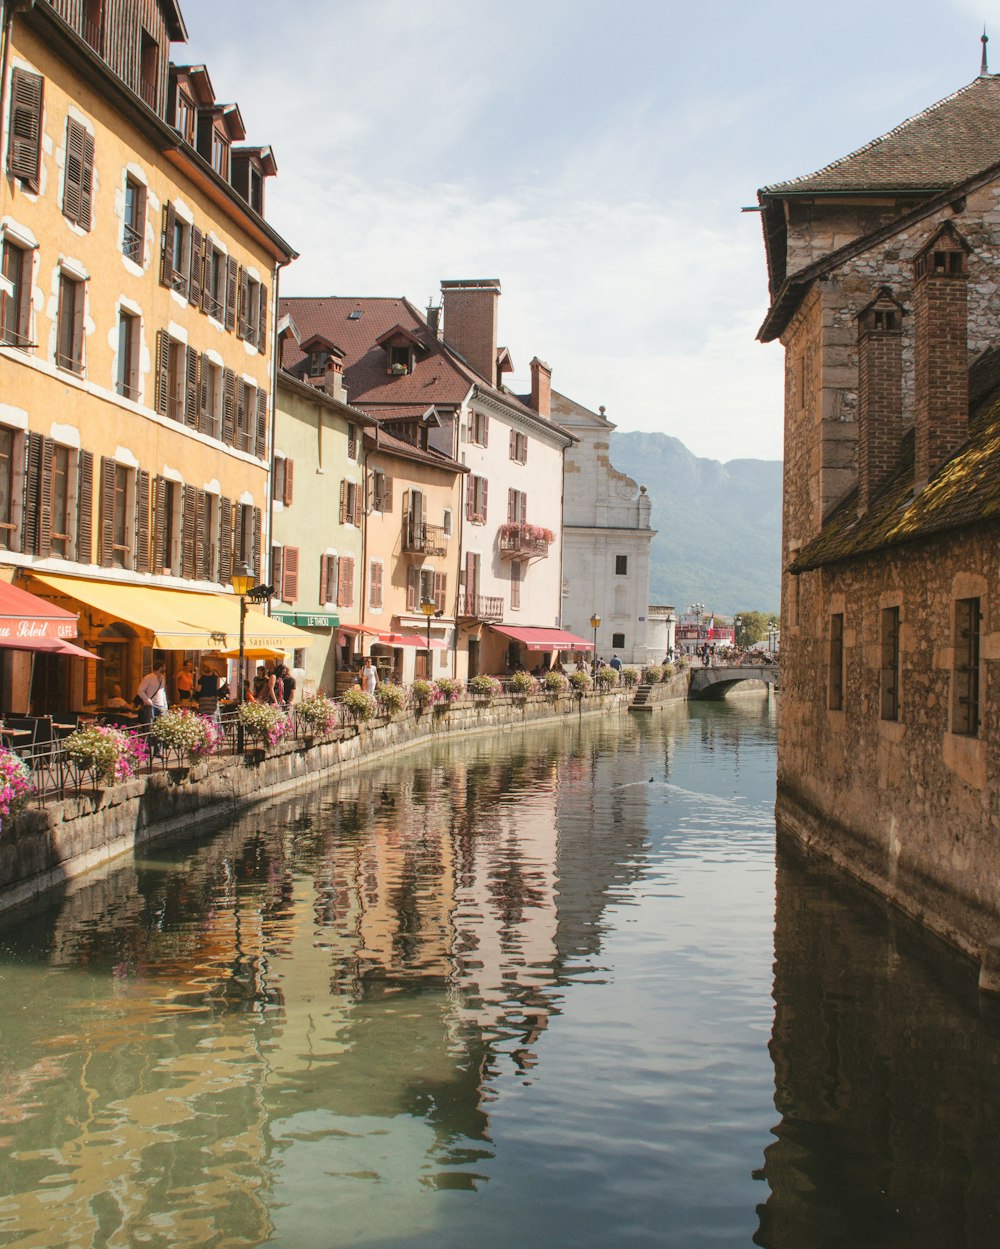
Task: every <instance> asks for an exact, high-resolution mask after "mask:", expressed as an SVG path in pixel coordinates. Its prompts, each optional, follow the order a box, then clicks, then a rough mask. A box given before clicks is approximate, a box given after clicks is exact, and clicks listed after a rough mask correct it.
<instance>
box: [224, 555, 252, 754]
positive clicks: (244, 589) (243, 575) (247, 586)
mask: <svg viewBox="0 0 1000 1249" xmlns="http://www.w3.org/2000/svg"><path fill="white" fill-rule="evenodd" d="M230 581H231V582H232V586H233V590H234V591H235V593H236V594H238V595H239V596H240V657H239V661H238V662H239V667H238V668H237V670H236V689H237V699H238V704H239V706H240V707H242V706H243V703H244V701H245V700H246V671H245V668H246V658H245V651H246V628H247V595H248V594H249V593H250V591H251V590H252V589H253V588H254V585H255V584H256V582H257V578H256V577H255V576H254V574H253V573H252V572H251V571H250V569H249V568H248V567H247V566H246V564H240V566H239V568H238V569H236V570H235V571H234V572H233V574H232V576H231V577H230ZM237 714H238V711H237ZM236 734H237V740H236V746H237V749H238V750H239V751H240V753H241V754H242V752H243V721H242V720H237V722H236Z"/></svg>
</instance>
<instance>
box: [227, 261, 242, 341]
mask: <svg viewBox="0 0 1000 1249" xmlns="http://www.w3.org/2000/svg"><path fill="white" fill-rule="evenodd" d="M226 270H227V277H226V329H227V330H229V331H230V332H232V331H233V330H235V329H236V290H237V284H238V282H239V265H238V264H237V263H236V257H235V256H230V257H229V258H228V260H227V262H226Z"/></svg>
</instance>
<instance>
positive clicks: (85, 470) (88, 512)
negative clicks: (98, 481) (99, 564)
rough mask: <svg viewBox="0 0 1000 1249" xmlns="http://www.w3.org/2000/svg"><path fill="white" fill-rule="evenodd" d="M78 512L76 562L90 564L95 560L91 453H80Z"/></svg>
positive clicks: (92, 462)
mask: <svg viewBox="0 0 1000 1249" xmlns="http://www.w3.org/2000/svg"><path fill="white" fill-rule="evenodd" d="M76 510H77V523H76V562H77V563H78V564H89V563H90V561H91V560H92V559H93V558H94V455H93V452H91V451H81V452H80V479H79V483H78V485H77V490H76Z"/></svg>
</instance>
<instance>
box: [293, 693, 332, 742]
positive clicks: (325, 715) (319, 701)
mask: <svg viewBox="0 0 1000 1249" xmlns="http://www.w3.org/2000/svg"><path fill="white" fill-rule="evenodd" d="M295 716H296V718H297V720H298V722H299V724H303V725H305V726H306V731H307V735H312V736H315V737H326V735H327V734H328V733H332V732H333V730H334V729H335V728H336V727H337V720H338V716H337V704H336V703H335V702H334V701H333V699H332V698H328V697H327V696H326V694H319V693H316V694H310V695H308V697H306V698H303V700H302V701H301V702H300V703H297V704H296V705H295Z"/></svg>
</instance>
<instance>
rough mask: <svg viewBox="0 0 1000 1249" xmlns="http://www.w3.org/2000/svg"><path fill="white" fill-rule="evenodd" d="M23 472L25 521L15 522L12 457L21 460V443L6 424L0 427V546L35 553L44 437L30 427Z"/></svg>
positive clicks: (15, 507) (14, 479) (15, 500)
mask: <svg viewBox="0 0 1000 1249" xmlns="http://www.w3.org/2000/svg"><path fill="white" fill-rule="evenodd" d="M26 440H27V454H26V456H25V459H26V461H27V463H26V471H25V479H24V520H23V524H22V525H21V526H20V532H19V531H18V530H19V526H18V524H17V498H16V495H15V483H16V480H17V479H16V475H15V473H14V464H15V460H16V461H17V462H20V460H21V456H22V454H23V453H24V451H23V444H22V446H21V447H19V446H18V440H17V435H16V434H15V432H14V431H13V430H11V429H8V428H7V427H6V426H0V546H3V547H6V548H7V550H9V551H22V550H23V551H26V552H27V553H28V554H31V555H37V554H38V535H39V523H38V522H39V513H40V511H41V498H42V453H43V450H44V447H45V438H44V437H43V436H42V435H41V434H38V433H35V432H34V431H33V430H31V431H29V432H28V434H27V436H26Z"/></svg>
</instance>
